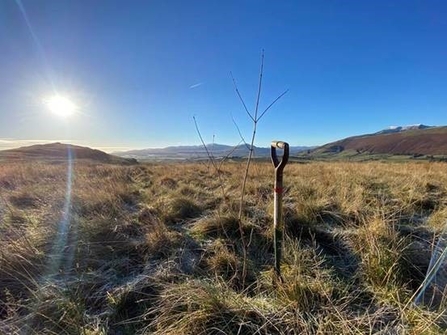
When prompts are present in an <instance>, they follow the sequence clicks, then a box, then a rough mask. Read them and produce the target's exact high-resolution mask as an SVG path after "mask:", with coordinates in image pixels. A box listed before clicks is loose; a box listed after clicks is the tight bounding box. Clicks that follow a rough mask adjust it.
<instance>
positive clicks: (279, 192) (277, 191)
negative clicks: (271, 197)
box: [274, 187, 284, 194]
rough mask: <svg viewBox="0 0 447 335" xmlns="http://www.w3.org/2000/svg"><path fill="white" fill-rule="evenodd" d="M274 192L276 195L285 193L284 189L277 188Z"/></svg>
mask: <svg viewBox="0 0 447 335" xmlns="http://www.w3.org/2000/svg"><path fill="white" fill-rule="evenodd" d="M274 191H275V193H278V194H281V193H282V192H283V191H284V189H283V188H282V187H276V188H274Z"/></svg>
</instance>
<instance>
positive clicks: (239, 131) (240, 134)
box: [231, 115, 250, 150]
mask: <svg viewBox="0 0 447 335" xmlns="http://www.w3.org/2000/svg"><path fill="white" fill-rule="evenodd" d="M231 119H232V120H233V123H234V125H235V126H236V129H237V132H238V133H239V136H240V138H241V140H242V142H244V144H245V146H246V147H247V149H248V150H250V146H249V145H248V143H247V141H245V138H244V136H243V135H242V133H241V130H240V129H239V126H238V125H237V123H236V120H235V119H234V117H233V115H232V116H231ZM239 143H241V142H239ZM238 145H239V144H238Z"/></svg>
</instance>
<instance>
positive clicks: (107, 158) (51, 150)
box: [0, 142, 137, 164]
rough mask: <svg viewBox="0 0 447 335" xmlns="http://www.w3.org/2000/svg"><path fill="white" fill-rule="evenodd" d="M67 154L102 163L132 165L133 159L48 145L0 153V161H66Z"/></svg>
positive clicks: (80, 148)
mask: <svg viewBox="0 0 447 335" xmlns="http://www.w3.org/2000/svg"><path fill="white" fill-rule="evenodd" d="M69 153H70V154H71V157H72V158H73V159H88V160H93V161H98V162H102V163H114V164H134V163H137V162H136V160H135V159H127V158H122V157H117V156H114V155H109V154H107V153H105V152H103V151H101V150H96V149H91V148H88V147H81V146H77V145H72V144H63V143H58V142H57V143H50V144H36V145H31V146H28V147H21V148H17V149H9V150H2V151H0V160H31V159H36V160H66V159H68V155H69Z"/></svg>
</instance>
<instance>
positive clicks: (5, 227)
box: [0, 161, 447, 335]
mask: <svg viewBox="0 0 447 335" xmlns="http://www.w3.org/2000/svg"><path fill="white" fill-rule="evenodd" d="M243 169H244V165H243V163H240V162H239V163H238V162H233V163H232V162H226V163H224V164H222V165H221V167H220V170H219V171H217V170H216V169H215V168H214V167H212V166H211V165H210V164H208V163H207V162H202V163H195V164H188V163H159V164H140V165H135V166H119V165H110V164H98V163H93V162H88V161H83V162H81V161H76V162H74V165H73V167H72V169H71V173H69V172H70V169H68V167H67V163H64V162H62V163H61V162H59V163H57V162H48V163H45V162H40V163H36V162H34V163H30V162H28V163H27V162H17V163H13V162H9V163H8V162H3V163H2V164H1V165H0V247H1V248H0V333H8V334H22V333H26V334H117V335H118V334H135V333H137V334H255V333H256V334H341V333H343V334H362V333H379V332H381V333H383V334H405V333H407V334H437V333H443V332H445V331H446V329H447V327H446V323H445V317H444V309H445V302H444V299H443V298H444V295H443V294H442V292H439V290H440V289H442V288H443V286H442V285H443V281H444V280H446V279H445V278H444V277H446V276H444V274H443V271H444V270H443V269H441V271H440V272H439V273H438V274H437V276H436V278H435V279H436V282H437V285H434V284H433V283H432V285H430V286H429V287H428V288H427V290H426V291H425V294H424V295H422V296H421V298H420V300H419V301H418V302H420V303H419V304H415V303H414V302H415V300H416V299H415V293H417V292H418V288H419V287H420V285H421V284H422V283H423V280H424V278H425V274H426V272H427V268H428V267H429V262H430V258H431V255H432V249H433V245H435V243H437V242H438V241H440V245H441V246H442V245H443V239H442V231H443V229H444V224H445V220H446V217H447V169H446V165H445V164H444V163H435V162H404V163H402V162H394V163H380V162H368V163H366V162H363V163H359V162H357V163H354V162H351V163H349V162H330V163H329V162H320V163H319V162H312V163H307V164H298V163H291V164H289V165H288V166H287V167H286V168H285V171H284V186H285V196H284V224H285V237H284V243H283V258H282V263H281V272H282V279H283V280H282V281H280V280H278V279H276V280H275V278H274V276H273V271H272V266H273V243H272V223H273V218H272V213H273V192H272V189H273V167H272V166H271V164H270V163H263V162H257V163H255V164H254V165H253V166H252V167H251V170H250V177H249V180H248V185H247V194H246V197H245V202H244V206H243V209H244V210H243V216H242V218H241V219H239V218H238V212H239V198H240V188H241V184H242V177H243V176H242V171H243ZM431 298H433V299H432V300H430V299H431Z"/></svg>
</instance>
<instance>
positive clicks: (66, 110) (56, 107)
mask: <svg viewBox="0 0 447 335" xmlns="http://www.w3.org/2000/svg"><path fill="white" fill-rule="evenodd" d="M45 103H46V105H47V106H48V108H49V109H50V111H51V112H52V113H53V114H56V115H58V116H61V117H63V118H66V117H69V116H70V115H72V114H73V113H74V112H75V111H76V105H75V104H74V103H73V102H72V101H71V100H70V99H68V98H66V97H63V96H60V95H55V96H53V97H51V98H49V99H48V100H46V102H45Z"/></svg>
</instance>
